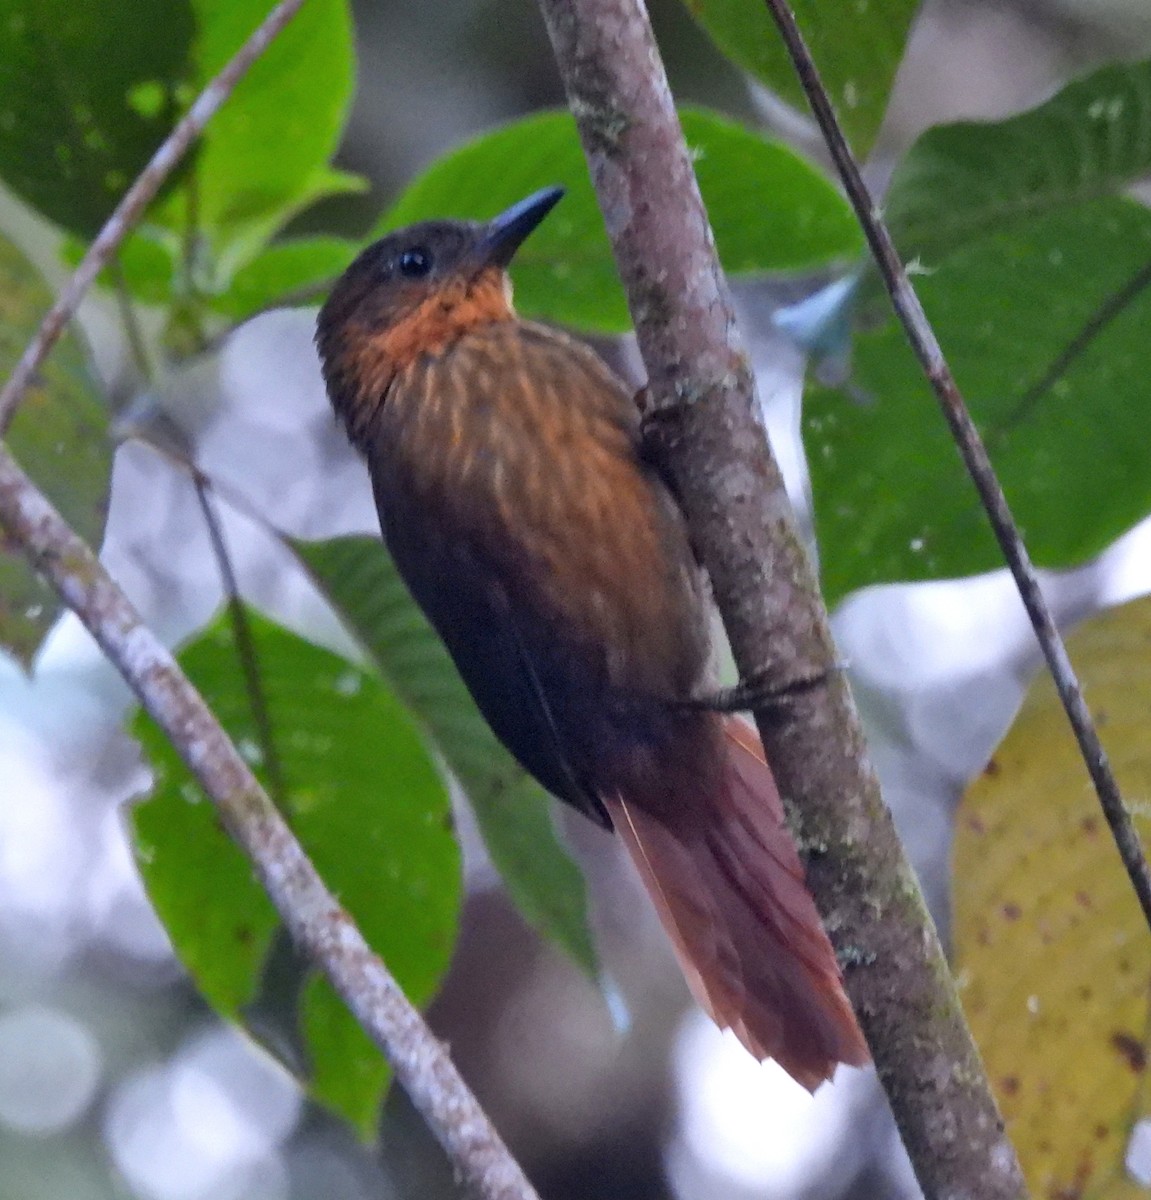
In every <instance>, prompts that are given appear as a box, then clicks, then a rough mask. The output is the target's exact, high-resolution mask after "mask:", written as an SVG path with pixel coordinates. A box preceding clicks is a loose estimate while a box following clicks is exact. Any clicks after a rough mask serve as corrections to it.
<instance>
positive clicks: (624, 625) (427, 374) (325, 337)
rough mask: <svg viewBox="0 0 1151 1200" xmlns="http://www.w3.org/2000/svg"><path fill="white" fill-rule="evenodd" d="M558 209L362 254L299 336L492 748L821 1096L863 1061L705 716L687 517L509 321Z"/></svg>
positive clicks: (586, 371) (738, 723) (705, 680)
mask: <svg viewBox="0 0 1151 1200" xmlns="http://www.w3.org/2000/svg"><path fill="white" fill-rule="evenodd" d="M562 195H563V189H562V188H558V187H552V188H545V189H544V190H542V191H539V192H536V193H535V194H533V195H531V196H529V197H527V198H526V199H525V200H522V201H520V202H519V203H518V204H515V205H513V206H512V207H511V208H509V209H507V210H506V211H505V212H503V213H502V214H500V215H499V216H497V217H496V218H494V219H493V220H489V221H463V220H431V221H424V222H421V223H418V224H414V225H411V226H409V227H407V228H404V229H399V230H396V231H394V232H391V233H389V234H387V235H386V236H385V237H383V238H382V239H381V240H379V241H376V242H375V243H373V244H372V245H370V246H369V247H368V248H367V249H365V250H364V251H363V252H362V253H360V254H359V255H358V257H356V258H355V260H354V261H353V262H352V263H351V265H350V266H349V267H348V268H347V270H346V271H345V272H344V274H343V275H342V276H341V277H340V278H339V279H338V280H337V281H336V282H335V284H334V285H333V287H332V289H331V292H330V294H329V296H328V298H327V300H326V302H325V303H324V305H323V306H322V308H321V310H320V313H319V316H318V318H317V325H316V345H317V349H318V351H319V356H320V362H321V367H322V372H323V376H324V381H325V384H326V388H327V392H328V396H329V399H330V401H331V404H332V407H333V409H334V412H335V414H336V416H337V418H338V419H339V421H341V422H342V424H343V426H344V428H345V430H346V432H347V435H348V437H349V439H350V440H351V442H352V443H353V444H354V446H355V447H356V448H357V449H358V450H359V451H360V452H361V454H362V455H363V457H364V458H365V460H366V463H367V467H368V472H369V475H370V477H371V482H372V487H373V492H374V496H375V501H376V508H377V511H378V515H379V520H380V528H381V532H382V534H383V539H384V542H385V544H386V546H387V548H388V550H389V552H390V553H391V556H392V558H393V560H394V562H395V565H396V567H397V569H398V570H399V572H400V574H401V576H402V578H403V579H404V581H405V583H406V584H407V587H408V589H409V591H410V592H411V594H412V596H413V598H414V599H415V601H416V603H417V604H418V605H419V607H420V608H421V609H422V610H423V612H424V613H425V615H426V616H427V618H428V619H429V621H430V623H431V624H432V626H433V627H434V628H435V630H436V632H437V633H438V635H439V637H440V638H441V640H442V641H443V643H444V644H445V646H446V648H447V650H448V652H449V654H450V655H451V658H452V660H453V661H454V663H455V666H456V668H457V670H458V672H459V674H460V675H461V676H462V678H463V681H464V683H465V684H466V685H467V688H468V690H469V691H470V693H471V695H472V697H473V699H474V700H475V702H476V704H477V706H478V707H479V710H480V712H481V713H482V714H483V716H484V718H485V719H486V721H487V722H488V724H489V725H490V726H491V728H492V730H493V731H494V733H495V734H496V736H497V737H498V738H499V740H500V741H501V742H502V743H503V744H504V746H506V747H507V749H508V750H509V751H510V752H511V754H512V755H513V756H514V757H515V758H516V759H517V760H518V762H519V763H520V764H521V766H522V767H523V768H524V769H525V770H526V771H528V772H529V773H530V774H531V775H532V776H534V778H535V779H536V780H538V781H539V783H540V784H542V785H543V787H544V788H545V789H546V790H547V791H548V792H550V793H551V794H552V795H553V796H554V797H556V798H557V799H558V800H560V801H562V802H565V803H567V804H569V805H571V806H572V807H573V808H575V809H577V810H578V811H579V812H580V813H582V814H584V816H586V817H588V818H589V819H590V820H592V821H594V822H596V823H597V824H599V825H601V826H603V827H604V828H607V829H614V830H615V831H616V832H617V833H618V834H619V835H620V837H621V838H622V841H623V845H624V846H625V848H626V850H627V853H628V855H629V857H630V858H631V860H632V862H633V863H634V865H635V868H636V870H637V872H638V875H639V877H640V879H641V881H642V883H643V885H644V887H645V888H646V890H647V892H648V894H649V895H650V897H651V900H652V902H653V904H654V906H655V909H656V911H657V913H658V914H659V918H660V920H661V922H662V924H663V926H664V928H665V930H666V932H667V934H668V936H669V938H670V941H671V944H672V947H673V948H674V950H675V953H676V955H677V957H678V959H679V962H680V965H681V967H682V970H683V973H684V976H685V978H686V980H687V983H688V985H689V986H690V988H691V991H692V992H693V993H694V995H695V997H696V999H697V1000H698V1002H699V1003H700V1005H701V1006H702V1007H703V1008H704V1010H705V1011H707V1012H708V1013H709V1014H710V1015H711V1017H712V1018H713V1019H714V1021H715V1022H716V1024H718V1025H719V1026H720V1027H721V1028H729V1029H731V1030H733V1031H734V1033H735V1035H736V1036H737V1037H738V1038H739V1040H740V1041H741V1042H742V1043H743V1045H744V1046H745V1047H746V1048H747V1049H748V1050H749V1051H750V1052H751V1053H752V1054H753V1055H755V1056H756V1057H757V1058H759V1059H767V1058H772V1059H775V1060H776V1061H777V1062H778V1063H779V1065H780V1066H782V1067H783V1068H784V1070H786V1071H787V1072H788V1073H789V1074H790V1075H791V1076H792V1077H793V1078H794V1079H796V1080H797V1081H798V1082H799V1083H801V1084H802V1085H803V1086H805V1087H806V1088H808V1089H809V1090H814V1089H815V1088H816V1087H817V1086H818V1085H819V1084H820V1083H822V1082H823V1081H824V1080H827V1079H829V1078H831V1076H832V1074H833V1073H834V1071H835V1069H836V1067H837V1065H838V1064H839V1063H849V1064H855V1065H861V1064H863V1063H865V1062H867V1061H868V1050H867V1046H866V1043H865V1041H864V1037H863V1034H862V1032H861V1031H860V1028H859V1025H858V1023H857V1021H856V1017H855V1015H854V1013H853V1011H852V1008H851V1004H850V1002H849V1001H848V999H847V996H846V993H845V991H844V986H843V980H842V975H841V972H840V970H839V966H838V963H837V961H836V957H835V953H834V950H833V948H832V946H831V943H830V942H829V940H828V937H827V935H826V933H825V932H824V929H823V926H822V923H821V921H820V918H819V914H818V911H817V909H816V906H815V902H814V900H813V899H812V896H811V894H810V892H809V891H808V889H807V886H806V883H805V879H804V871H803V867H802V864H801V862H800V859H799V855H798V852H797V850H796V847H795V844H794V842H793V840H792V838H791V836H790V834H789V832H788V829H787V827H786V824H785V820H784V812H783V805H782V802H781V799H780V795H779V792H778V789H777V787H776V784H775V781H774V778H773V776H772V773H771V770H770V768H769V766H768V764H767V762H766V760H765V757H764V752H763V748H762V745H761V743H760V741H759V738H758V737H757V735H756V734H755V732H754V730H753V729H752V728H751V726H750V725H748V724H747V723H745V722H744V721H743V720H742V719H741V718H740V717H738V716H736V715H732V714H725V713H724V712H722V711H718V706H717V708H716V709H713V708H711V707H709V705H708V704H707V703H706V702H703V703H701V702H700V697H701V696H705V695H706V694H707V693H708V690H709V688H711V686H712V685H711V662H712V658H713V655H712V647H711V634H710V628H711V621H710V604H711V601H710V594H709V591H708V586H707V582H706V579H705V576H704V572H703V569H702V567H701V566H700V564H699V563H698V561H697V559H696V556H695V554H694V552H693V549H692V545H691V540H690V537H689V533H688V529H687V525H686V522H685V519H684V516H683V514H682V512H681V510H680V506H679V504H678V502H677V500H676V497H675V494H674V491H673V488H672V487H671V486H670V484H669V482H668V480H667V478H666V477H665V473H664V472H663V470H662V469H661V467H660V465H659V463H658V461H656V460H655V459H654V457H653V455H652V454H651V453H650V451H649V449H648V448H647V446H646V443H645V439H644V436H643V434H644V430H643V421H642V414H641V412H640V407H639V405H638V404H637V400H636V395H635V393H634V392H632V391H631V390H630V389H629V388H628V387H626V386H625V384H624V383H623V382H622V380H620V379H619V378H618V377H617V376H616V375H615V374H614V373H613V372H612V371H611V370H610V369H609V368H608V367H607V365H605V363H604V361H603V360H602V359H601V358H600V357H599V356H598V355H597V354H596V353H595V352H594V351H593V350H592V349H591V348H590V347H589V346H587V345H586V344H585V343H583V342H581V341H579V340H577V339H576V338H574V337H571V336H569V335H568V334H566V333H565V332H562V331H560V330H559V329H556V328H554V327H552V326H550V325H543V324H539V323H535V322H532V321H528V320H523V319H521V318H520V317H519V316H518V314H517V313H516V311H515V308H514V306H513V294H512V285H511V280H510V276H509V267H510V264H511V262H512V259H513V257H514V255H515V254H516V251H517V250H518V249H519V247H520V246H521V244H522V243H523V242H524V241H525V239H526V238H527V237H528V236H529V235H530V234H531V232H532V231H533V230H534V229H535V228H536V227H537V226H538V225H539V223H540V222H541V221H542V220H543V219H544V217H546V216H547V214H548V213H549V212H550V211H551V209H552V208H553V207H554V206H555V204H556V203H557V202H558V201H559V200H560V198H561V196H562ZM557 286H559V285H558V284H557Z"/></svg>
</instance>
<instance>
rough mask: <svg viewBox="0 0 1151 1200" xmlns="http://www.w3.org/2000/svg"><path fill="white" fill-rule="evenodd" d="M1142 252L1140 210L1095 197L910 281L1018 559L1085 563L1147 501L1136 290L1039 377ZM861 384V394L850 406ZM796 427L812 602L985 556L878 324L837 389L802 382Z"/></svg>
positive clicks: (1150, 254) (914, 384)
mask: <svg viewBox="0 0 1151 1200" xmlns="http://www.w3.org/2000/svg"><path fill="white" fill-rule="evenodd" d="M1148 261H1151V213H1149V212H1148V211H1147V210H1146V209H1144V208H1142V207H1141V206H1139V205H1136V204H1133V203H1130V202H1128V201H1124V200H1102V201H1096V202H1094V203H1091V204H1087V205H1083V206H1080V207H1078V208H1074V209H1066V210H1062V211H1055V212H1051V213H1048V214H1046V215H1045V216H1043V217H1041V218H1038V219H1036V220H1034V221H1031V222H1029V223H1028V224H1027V225H1025V226H1015V227H1012V228H1009V229H1008V230H1006V231H1004V232H1003V233H1001V234H999V235H997V236H993V237H988V238H984V239H982V240H981V241H979V242H977V243H975V244H973V245H972V246H970V247H968V248H967V249H965V250H961V251H959V252H957V253H955V254H953V255H951V256H950V257H949V258H948V259H947V261H946V262H945V263H944V264H943V265H942V266H940V267H939V268H938V269H937V270H936V271H935V272H934V273H933V274H931V275H928V276H925V277H922V278H920V279H919V280H918V289H919V293H920V296H921V298H922V300H923V303H924V306H925V308H926V310H927V314H928V316H929V317H930V319H931V321H932V323H933V325H934V326H935V329H936V332H937V333H938V335H939V338H940V341H941V342H942V344H943V347H944V349H945V351H946V353H947V355H948V358H949V361H950V362H951V365H952V367H953V369H954V371H955V374H956V377H957V379H958V381H959V385H960V387H961V389H962V390H963V394H964V396H965V398H966V400H967V403H968V405H969V407H970V409H971V412H972V415H973V416H974V418H975V420H976V422H977V423H978V425H979V427H980V430H981V432H982V434H983V436H984V438H985V439H986V442H987V445H988V449H989V451H990V453H991V457H992V460H993V462H994V464H995V468H996V471H997V473H998V475H999V478H1000V480H1001V482H1002V484H1003V487H1004V490H1005V491H1006V493H1007V498H1008V501H1009V502H1010V503H1011V506H1012V508H1013V510H1014V512H1015V515H1016V517H1017V519H1018V520H1019V522H1020V525H1021V526H1022V530H1023V534H1024V536H1025V538H1026V540H1027V544H1028V547H1029V548H1030V550H1031V553H1032V555H1033V557H1034V558H1035V559H1036V560H1037V561H1038V562H1039V563H1040V564H1041V565H1043V566H1048V567H1065V566H1069V565H1072V564H1075V563H1079V562H1082V561H1084V560H1085V559H1087V558H1089V557H1091V556H1092V555H1093V554H1096V553H1097V552H1099V551H1100V550H1102V549H1103V548H1104V547H1105V546H1107V545H1108V544H1109V543H1110V542H1111V541H1112V540H1113V539H1114V538H1115V537H1116V536H1118V535H1119V534H1120V533H1122V532H1123V531H1124V530H1125V529H1127V528H1129V527H1130V526H1131V525H1132V524H1134V523H1135V522H1136V521H1137V520H1139V518H1140V517H1142V516H1143V515H1144V514H1145V513H1147V512H1148V511H1149V510H1151V440H1149V439H1148V436H1147V430H1148V428H1149V427H1151V396H1149V395H1148V393H1147V388H1146V386H1145V384H1144V379H1145V364H1146V357H1147V329H1148V323H1149V322H1151V297H1149V296H1148V295H1147V294H1146V293H1144V294H1143V295H1141V296H1140V297H1139V298H1138V300H1136V301H1135V302H1134V303H1133V304H1132V305H1131V306H1130V307H1129V308H1128V309H1127V310H1126V311H1125V312H1124V313H1123V314H1122V315H1121V316H1119V317H1118V318H1117V319H1116V320H1114V321H1112V322H1111V323H1110V324H1108V325H1107V327H1106V328H1105V329H1103V330H1102V331H1101V332H1100V333H1099V335H1098V337H1097V338H1095V340H1094V341H1093V342H1092V343H1091V345H1090V346H1089V347H1088V349H1087V350H1086V351H1085V352H1084V353H1083V354H1082V355H1080V356H1079V357H1077V358H1075V359H1074V361H1073V362H1071V363H1070V364H1069V365H1068V366H1067V368H1066V369H1065V370H1064V371H1063V372H1062V373H1061V375H1060V378H1059V379H1058V381H1057V382H1055V383H1054V384H1053V385H1052V386H1050V387H1045V388H1041V389H1037V388H1036V386H1035V385H1037V384H1038V383H1040V382H1041V381H1042V380H1043V379H1044V377H1045V376H1046V375H1047V374H1048V371H1049V368H1050V367H1051V364H1052V363H1053V362H1054V361H1055V360H1056V358H1057V357H1058V356H1059V355H1060V353H1061V352H1062V351H1063V349H1064V348H1065V347H1066V346H1067V344H1068V342H1069V341H1070V340H1071V339H1072V338H1073V337H1075V335H1076V334H1077V333H1078V332H1079V331H1080V330H1081V329H1082V328H1083V326H1084V324H1085V323H1086V322H1087V321H1089V320H1090V319H1091V317H1092V315H1093V314H1094V313H1095V312H1096V311H1097V310H1098V308H1099V306H1100V305H1101V304H1102V303H1103V302H1104V300H1105V299H1106V298H1107V297H1108V296H1110V295H1111V294H1113V293H1114V292H1115V291H1116V290H1118V289H1119V288H1120V287H1122V286H1123V285H1124V284H1125V283H1126V282H1127V281H1128V280H1129V278H1130V276H1131V275H1132V273H1133V270H1134V267H1135V265H1136V264H1142V263H1146V262H1148ZM861 392H862V393H863V394H864V395H865V396H866V397H867V399H865V400H864V401H862V402H861V400H860V398H859V396H860V393H861ZM804 437H805V442H806V446H807V453H808V460H809V463H810V467H811V474H812V484H813V489H814V496H815V514H816V529H817V534H818V538H819V544H820V557H821V562H822V566H823V575H824V586H825V590H826V591H827V593H828V597H829V600H832V601H834V600H837V599H840V598H841V597H842V596H843V595H844V594H845V593H846V592H848V591H850V590H852V589H854V588H858V587H862V586H865V585H866V584H871V583H881V582H890V581H895V580H915V579H933V578H938V577H940V576H954V575H965V574H970V573H974V572H978V571H985V570H990V569H992V568H994V567H996V566H999V565H1001V563H1002V560H1001V556H1000V554H999V552H998V549H997V547H996V544H995V542H994V541H993V539H992V536H991V533H990V529H989V526H988V525H987V521H986V518H985V516H984V515H983V511H982V508H981V507H980V505H979V501H978V499H977V498H976V495H975V491H974V488H973V487H972V485H971V483H970V481H969V479H968V478H967V475H966V472H965V471H964V470H963V468H962V466H961V465H960V461H959V458H958V455H957V454H956V451H955V448H954V446H953V445H952V442H951V439H950V436H949V434H948V430H947V426H946V424H945V423H944V420H943V418H942V416H941V415H940V413H939V411H938V407H937V402H936V400H935V398H934V396H933V394H932V393H931V391H930V389H929V388H928V385H927V384H926V383H925V382H924V379H923V374H922V371H921V369H920V367H919V364H918V362H917V361H916V359H915V358H914V357H913V355H912V353H911V351H910V350H909V349H908V347H907V342H906V340H905V338H904V335H903V331H902V329H901V327H900V326H898V325H897V324H896V323H895V322H894V320H891V321H888V322H887V323H886V324H885V325H884V326H883V327H882V328H880V329H877V330H873V331H870V332H867V333H863V334H860V335H859V336H858V338H857V341H856V346H855V364H854V372H853V378H852V381H851V389H850V390H847V389H845V390H842V391H840V390H829V389H827V388H824V387H821V386H819V385H813V386H812V387H811V389H810V390H809V392H808V396H807V400H806V404H805V412H804Z"/></svg>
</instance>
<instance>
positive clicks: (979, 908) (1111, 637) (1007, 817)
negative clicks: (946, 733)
mask: <svg viewBox="0 0 1151 1200" xmlns="http://www.w3.org/2000/svg"><path fill="white" fill-rule="evenodd" d="M1069 649H1070V652H1071V657H1072V659H1073V660H1074V662H1075V665H1076V668H1077V670H1078V671H1079V675H1080V680H1081V682H1082V683H1083V687H1084V692H1085V695H1086V698H1087V700H1088V703H1089V704H1090V706H1091V709H1092V712H1093V714H1094V716H1095V720H1096V722H1097V723H1098V725H1099V729H1100V734H1101V736H1102V738H1103V741H1104V743H1105V746H1106V749H1107V752H1108V754H1109V755H1110V757H1111V761H1112V765H1113V766H1114V768H1115V771H1116V774H1117V775H1118V778H1119V782H1120V785H1121V787H1122V790H1123V794H1124V798H1125V800H1126V802H1127V805H1128V807H1129V808H1130V809H1131V811H1132V812H1133V814H1134V817H1135V821H1136V825H1137V827H1138V828H1139V831H1140V835H1141V836H1142V838H1143V839H1144V841H1146V840H1147V838H1148V835H1149V831H1151V601H1149V600H1139V601H1135V602H1134V603H1131V604H1128V605H1125V606H1124V607H1122V608H1119V609H1116V610H1114V611H1112V612H1110V613H1107V614H1105V615H1104V616H1101V617H1099V618H1097V619H1095V620H1093V621H1091V622H1089V623H1088V624H1087V625H1085V626H1083V627H1082V628H1081V629H1079V630H1078V631H1076V633H1075V634H1074V635H1073V636H1072V637H1071V638H1070V639H1069ZM953 880H954V884H953V886H954V892H955V906H954V908H955V949H956V966H957V971H958V977H959V981H960V986H961V988H962V992H963V1001H964V1006H965V1008H966V1010H967V1014H968V1018H969V1019H970V1021H971V1025H972V1029H973V1031H974V1033H975V1037H976V1040H977V1041H978V1043H979V1047H980V1050H981V1051H982V1053H983V1057H984V1060H985V1062H986V1064H987V1068H988V1071H989V1072H990V1074H991V1077H992V1081H993V1084H994V1086H995V1090H996V1094H997V1095H998V1098H999V1102H1000V1104H1001V1106H1002V1108H1003V1112H1004V1115H1005V1117H1006V1119H1007V1122H1008V1129H1009V1132H1010V1134H1011V1137H1012V1139H1013V1141H1014V1143H1015V1145H1016V1147H1017V1149H1018V1151H1019V1155H1020V1158H1021V1159H1022V1161H1023V1165H1024V1171H1025V1173H1026V1175H1027V1180H1028V1184H1029V1186H1030V1188H1031V1192H1032V1195H1033V1196H1035V1197H1048V1198H1050V1200H1077V1198H1078V1197H1080V1196H1084V1197H1086V1196H1090V1197H1106V1198H1107V1200H1119V1198H1121V1197H1127V1196H1130V1197H1135V1196H1141V1197H1144V1198H1146V1197H1147V1196H1148V1195H1149V1194H1151V1193H1149V1191H1148V1189H1147V1188H1145V1187H1140V1186H1138V1185H1137V1183H1136V1182H1135V1181H1134V1180H1133V1179H1131V1177H1130V1176H1129V1175H1128V1173H1127V1170H1126V1168H1125V1155H1126V1152H1127V1144H1128V1139H1129V1136H1130V1132H1131V1129H1132V1128H1133V1126H1134V1125H1135V1123H1136V1121H1138V1120H1139V1119H1140V1118H1142V1117H1144V1116H1145V1115H1148V1110H1149V1105H1148V1100H1149V1097H1148V1095H1147V1071H1146V1066H1147V1055H1148V1018H1149V1011H1148V989H1149V985H1151V933H1149V932H1148V929H1147V926H1146V924H1145V922H1144V920H1143V916H1142V913H1141V911H1140V909H1139V905H1138V902H1137V901H1136V899H1135V895H1134V893H1133V891H1132V889H1131V885H1130V883H1129V882H1128V879H1127V875H1126V873H1125V871H1124V870H1123V866H1122V863H1121V862H1120V859H1119V854H1118V851H1117V850H1116V848H1115V845H1114V843H1113V841H1112V839H1111V834H1110V832H1109V830H1108V828H1107V824H1106V821H1105V819H1104V817H1103V815H1102V812H1101V810H1100V808H1099V804H1098V801H1097V799H1096V798H1095V795H1094V792H1093V791H1092V788H1091V784H1090V781H1089V779H1088V776H1087V771H1086V768H1085V767H1084V765H1083V763H1082V760H1081V759H1080V758H1079V754H1078V751H1077V749H1076V746H1075V743H1074V740H1073V738H1072V736H1071V733H1070V730H1069V728H1068V726H1067V721H1066V718H1065V717H1064V715H1063V710H1062V707H1061V706H1060V704H1059V701H1058V698H1057V696H1056V693H1055V688H1054V685H1053V684H1052V682H1051V679H1050V677H1049V676H1048V675H1047V674H1046V673H1044V675H1043V676H1042V677H1040V678H1039V679H1038V680H1037V681H1036V683H1035V684H1034V685H1033V686H1032V688H1031V690H1030V692H1029V693H1028V696H1027V699H1026V701H1025V703H1024V705H1023V708H1022V710H1021V711H1020V713H1019V716H1018V718H1017V720H1016V721H1015V724H1014V726H1013V727H1012V729H1011V731H1010V733H1009V734H1008V735H1007V737H1006V739H1005V740H1004V742H1003V743H1002V745H1001V746H1000V747H999V749H998V750H997V751H996V753H995V755H994V757H993V758H992V759H991V761H990V762H989V763H988V764H987V767H986V769H985V770H984V773H983V775H982V777H981V778H980V779H979V780H977V781H976V782H975V783H974V784H973V785H972V787H971V788H970V790H969V791H968V793H967V795H966V797H965V798H964V801H963V804H962V806H961V808H960V811H959V816H958V822H957V828H956V836H955V847H954V874H953Z"/></svg>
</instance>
